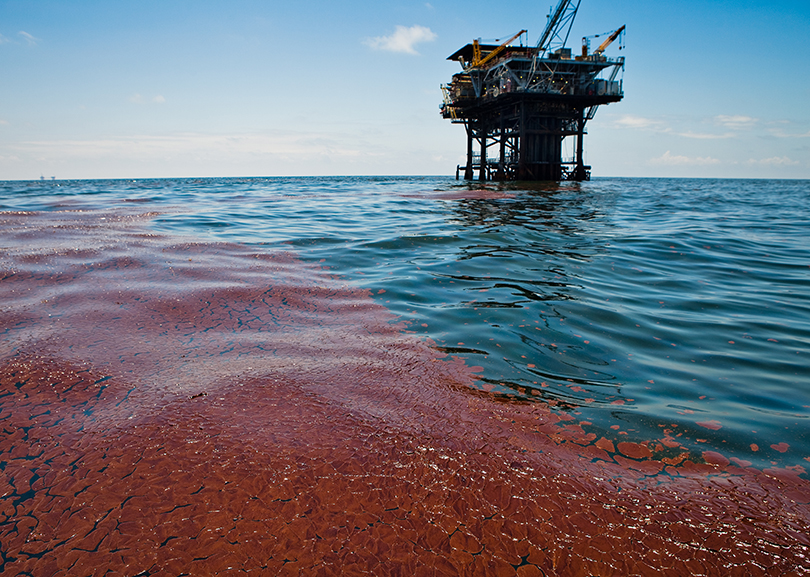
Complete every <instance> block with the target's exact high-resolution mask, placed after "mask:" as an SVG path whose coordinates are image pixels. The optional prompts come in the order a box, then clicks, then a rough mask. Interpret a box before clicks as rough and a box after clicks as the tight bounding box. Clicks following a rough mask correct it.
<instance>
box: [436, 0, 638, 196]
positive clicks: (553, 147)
mask: <svg viewBox="0 0 810 577" xmlns="http://www.w3.org/2000/svg"><path fill="white" fill-rule="evenodd" d="M580 2H581V0H560V2H559V4H558V5H557V7H556V8H555V9H554V10H553V11H552V12H551V13H550V14H549V16H548V22H547V24H546V27H545V29H544V30H543V33H542V34H541V36H540V40H539V41H538V42H537V45H536V46H534V47H531V46H528V45H527V46H523V43H522V41H521V43H520V45H519V46H512V45H511V43H512V42H514V41H515V40H517V39H518V38H521V39H522V37H523V35H524V34H526V33H527V32H526V30H521V31H520V32H518V33H517V34H515V35H514V36H512V37H511V38H509V40H507V41H506V42H504V43H502V44H500V45H495V44H482V43H481V42H480V40H474V41H473V43H472V44H467V45H466V46H464V47H463V48H461V49H460V50H458V51H456V52H455V53H454V54H452V55H451V56H450V57H449V58H448V60H454V61H458V62H459V63H460V64H461V68H462V72H459V73H458V74H455V75H454V76H453V79H452V81H451V82H450V83H449V84H445V85H442V93H443V96H444V102H443V103H442V105H441V114H442V116H443V117H444V118H449V119H450V121H451V122H453V123H456V124H463V125H464V127H465V128H466V130H467V164H466V165H464V166H463V167H462V166H457V167H456V178H457V179H458V177H459V172H460V171H462V170H463V171H464V178H465V179H466V180H474V179H475V177H476V172H477V178H478V180H482V181H484V180H549V181H560V180H575V181H582V180H588V179H590V176H591V173H590V169H591V167H590V166H586V165H585V164H584V161H583V138H584V136H585V124H586V122H587V121H588V120H590V119H592V118H593V117H594V114H596V109H597V108H598V107H599V106H600V105H602V104H609V103H611V102H618V101H620V100H621V99H622V97H623V96H624V94H623V92H622V81H621V79H619V80H617V79H616V78H617V76H618V74H619V72H620V71H623V70H624V57H619V58H615V59H610V58H608V57H606V56H605V55H604V52H605V50H606V49H607V47H608V46H610V44H612V43H613V42H614V41H615V40H616V39H617V38H619V37H620V35H621V34H622V33H623V32H624V26H622V27H621V28H619V29H617V30H614V31H613V32H609V33H607V35H608V37H607V39H606V40H605V41H604V42H602V44H600V46H599V47H598V48H597V49H596V50H594V51H593V52H590V41H591V39H592V38H596V37H598V36H600V35H594V36H586V37H584V38H583V39H582V53H581V54H579V55H575V56H572V54H571V49H570V48H566V44H567V42H568V36H569V34H570V33H571V27H572V26H573V24H574V18H575V17H576V14H577V11H578V10H579V4H580ZM527 44H528V42H527ZM620 47H621V45H620ZM603 72H605V73H606V74H605V75H606V77H603V75H602V73H603ZM568 137H572V138H573V139H575V141H576V151H575V152H574V156H572V157H563V149H564V146H563V141H564V140H565V139H566V138H568ZM572 150H573V147H572Z"/></svg>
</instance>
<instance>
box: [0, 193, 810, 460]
mask: <svg viewBox="0 0 810 577" xmlns="http://www.w3.org/2000/svg"><path fill="white" fill-rule="evenodd" d="M124 206H126V207H128V209H132V208H136V209H137V210H142V211H144V212H156V213H159V216H157V217H155V218H154V219H153V220H152V221H151V224H150V225H149V226H150V227H151V229H152V230H154V232H155V233H159V234H165V235H174V236H179V237H183V239H184V240H185V241H202V242H209V241H227V242H232V243H240V244H244V245H249V246H250V247H251V248H252V249H253V250H258V251H267V252H270V253H272V252H278V251H286V252H292V253H293V254H295V255H296V256H297V257H298V258H299V259H301V260H304V261H310V262H313V263H318V264H319V265H320V266H325V267H328V269H329V270H330V271H331V272H332V273H333V274H335V275H337V276H338V277H340V279H342V282H345V283H346V284H347V285H350V286H353V287H358V288H363V289H368V290H369V291H370V292H371V294H372V295H373V298H374V299H375V300H376V301H377V302H378V303H379V304H381V305H383V306H385V307H386V308H387V309H389V310H390V311H391V312H392V313H394V314H395V315H397V317H398V318H399V319H400V320H402V321H405V322H406V323H407V326H406V329H405V330H407V331H411V332H413V333H415V334H416V335H419V336H420V337H421V338H424V339H430V341H431V342H432V343H433V346H435V347H438V348H440V349H441V350H443V351H445V352H447V353H449V354H451V355H454V356H458V357H461V358H462V359H464V361H465V362H466V363H467V364H468V365H470V366H476V367H481V369H482V370H481V371H479V372H478V373H477V374H478V375H479V376H480V380H479V381H477V386H479V387H480V388H482V389H485V390H487V391H492V392H493V393H495V394H503V395H512V398H513V399H514V402H521V400H522V399H530V400H531V402H540V403H547V404H550V405H551V406H553V407H554V408H555V410H559V411H567V412H572V413H574V414H577V415H578V418H580V419H587V420H588V421H590V422H592V423H593V425H594V426H596V427H600V428H602V429H604V430H605V431H609V430H610V428H611V427H614V428H618V427H620V428H621V429H622V430H623V431H626V432H628V434H629V438H634V437H636V438H637V439H646V438H650V437H651V436H654V435H658V436H660V435H661V430H662V429H667V430H670V431H675V432H677V433H678V434H679V435H680V437H679V439H678V440H679V441H680V442H681V443H683V444H684V445H686V446H689V447H692V448H693V449H696V450H710V449H712V450H718V451H722V452H723V453H724V454H726V455H729V456H736V457H739V458H742V459H746V460H748V461H752V462H753V463H754V464H756V465H758V466H769V465H770V464H771V463H778V464H780V465H794V464H800V463H804V464H805V465H807V463H806V460H807V458H810V434H809V433H810V426H809V425H810V240H809V239H808V237H810V181H776V180H772V181H766V180H689V179H596V180H593V181H591V182H587V183H582V184H562V185H556V184H538V185H519V184H516V185H512V184H510V185H496V184H490V183H488V184H487V185H486V186H485V187H483V188H482V187H481V185H480V184H478V183H476V184H469V183H463V182H461V183H460V182H457V181H455V180H451V179H446V178H434V177H425V178H409V177H391V178H380V177H363V178H359V177H358V178H354V177H346V178H245V179H236V178H222V179H160V180H134V181H125V180H107V181H102V180H96V181H44V182H5V183H0V211H46V212H47V211H64V210H71V211H75V210H93V211H105V210H111V211H115V210H118V209H120V208H121V207H124ZM3 244H4V243H3V242H2V239H1V238H0V258H1V253H2V247H3ZM0 306H2V305H0ZM617 425H618V427H617ZM673 434H675V433H673Z"/></svg>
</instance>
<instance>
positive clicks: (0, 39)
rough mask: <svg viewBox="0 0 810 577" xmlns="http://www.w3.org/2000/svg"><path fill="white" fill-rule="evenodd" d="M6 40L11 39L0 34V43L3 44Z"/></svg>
mask: <svg viewBox="0 0 810 577" xmlns="http://www.w3.org/2000/svg"><path fill="white" fill-rule="evenodd" d="M6 42H11V40H9V39H8V38H6V37H5V36H3V35H2V34H0V44H5V43H6Z"/></svg>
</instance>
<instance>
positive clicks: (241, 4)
mask: <svg viewBox="0 0 810 577" xmlns="http://www.w3.org/2000/svg"><path fill="white" fill-rule="evenodd" d="M554 3H555V2H554V0H547V2H545V3H542V2H541V3H535V2H528V1H524V0H516V1H513V2H509V3H493V2H484V1H479V0H466V1H464V2H461V1H456V0H453V1H441V0H431V2H429V3H428V2H419V1H415V2H409V1H404V0H402V1H387V0H377V1H374V2H372V1H367V2H366V1H362V2H348V3H347V2H342V3H341V2H324V1H308V2H298V3H294V2H280V1H260V0H230V1H228V2H213V1H208V0H195V1H178V0H162V1H160V2H157V1H151V0H139V1H138V2H134V1H128V0H118V1H110V0H107V1H88V0H70V1H67V0H36V1H32V0H11V1H10V0H0V78H2V81H1V82H0V180H6V179H29V178H39V176H40V175H44V176H46V177H50V176H56V177H57V178H145V177H174V176H177V177H182V176H274V175H337V174H454V173H455V166H456V164H459V163H462V162H463V161H464V151H465V136H464V129H463V128H462V127H461V126H456V125H451V124H450V123H449V122H448V121H445V120H443V119H442V118H441V117H440V115H439V104H440V102H441V92H440V89H439V85H440V84H441V83H443V82H448V81H449V80H450V77H451V76H452V74H453V73H455V72H456V71H457V70H458V69H459V67H458V64H456V63H452V62H449V61H446V60H445V59H446V57H447V56H448V55H450V54H451V53H453V52H454V51H455V50H456V49H458V48H460V47H461V46H463V45H464V44H466V43H468V42H470V41H471V40H472V39H473V38H479V37H480V38H483V39H484V40H494V39H496V38H501V39H505V38H508V37H509V36H511V35H512V34H514V33H516V32H517V31H519V30H520V29H521V28H528V30H529V39H530V42H531V43H532V44H534V43H535V42H536V41H537V38H538V36H539V34H540V32H541V31H542V29H543V27H544V25H545V21H546V14H547V13H548V12H549V8H550V7H551V5H552V4H554ZM622 24H626V25H627V32H626V35H625V39H624V44H625V49H624V50H622V51H618V46H617V45H616V44H614V45H613V46H612V47H611V48H609V49H608V54H609V55H611V56H619V55H623V56H625V58H626V59H627V65H626V71H625V73H624V91H625V99H624V100H623V101H622V102H621V103H618V104H612V105H610V106H605V107H602V108H601V109H600V110H599V112H598V113H597V116H596V118H595V119H594V120H593V121H591V123H590V124H589V134H588V136H587V137H586V141H585V145H586V160H587V162H588V163H590V164H591V165H592V166H593V174H594V176H697V177H755V178H810V106H808V103H809V102H810V64H808V59H807V53H808V46H807V44H808V42H807V41H808V38H810V33H809V32H808V31H810V2H808V1H807V0H791V1H785V2H781V3H772V2H765V1H760V0H737V1H734V2H731V1H721V0H692V1H685V0H673V1H668V2H659V1H655V0H649V1H640V0H612V1H611V2H607V1H605V0H582V4H581V6H580V10H579V14H578V16H577V19H576V21H575V23H574V28H573V31H572V34H571V40H570V41H569V45H571V46H572V48H574V49H575V50H576V49H578V47H579V45H580V39H581V37H582V36H583V35H586V34H597V33H603V32H606V31H610V30H612V29H615V28H617V27H618V26H620V25H622Z"/></svg>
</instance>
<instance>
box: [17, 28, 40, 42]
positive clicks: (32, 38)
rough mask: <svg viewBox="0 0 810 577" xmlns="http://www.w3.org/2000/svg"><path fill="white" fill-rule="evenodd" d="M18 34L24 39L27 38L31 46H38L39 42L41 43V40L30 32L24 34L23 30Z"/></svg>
mask: <svg viewBox="0 0 810 577" xmlns="http://www.w3.org/2000/svg"><path fill="white" fill-rule="evenodd" d="M18 34H19V35H20V36H22V37H23V38H25V41H26V42H28V45H29V46H36V45H37V42H39V38H36V37H34V36H32V35H31V34H29V33H28V32H23V31H22V30H20V31H19V32H18Z"/></svg>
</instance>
